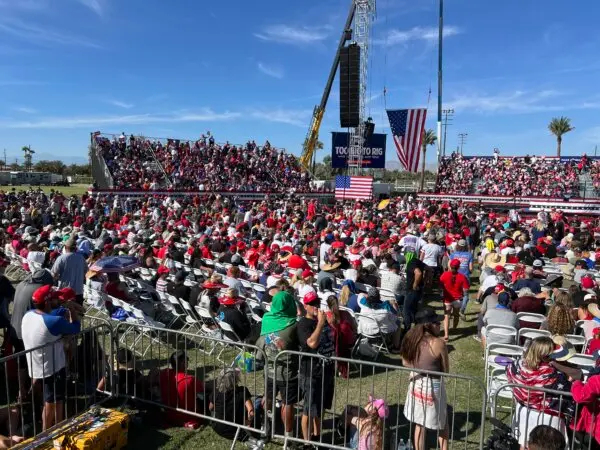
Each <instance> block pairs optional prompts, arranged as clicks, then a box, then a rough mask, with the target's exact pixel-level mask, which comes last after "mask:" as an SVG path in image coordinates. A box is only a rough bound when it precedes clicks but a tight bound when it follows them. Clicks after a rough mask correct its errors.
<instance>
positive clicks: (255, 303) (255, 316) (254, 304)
mask: <svg viewBox="0 0 600 450" xmlns="http://www.w3.org/2000/svg"><path fill="white" fill-rule="evenodd" d="M246 304H247V305H248V309H249V310H250V317H252V320H254V321H255V322H256V323H261V322H262V317H261V316H259V315H258V314H257V313H256V311H254V310H255V309H260V310H262V309H263V307H262V306H261V304H260V303H259V302H258V301H257V300H254V299H252V298H247V299H246ZM263 311H264V310H263Z"/></svg>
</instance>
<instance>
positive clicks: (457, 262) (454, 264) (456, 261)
mask: <svg viewBox="0 0 600 450" xmlns="http://www.w3.org/2000/svg"><path fill="white" fill-rule="evenodd" d="M450 267H454V268H456V269H458V268H459V267H460V259H456V258H455V259H453V260H452V261H450ZM496 270H497V269H496Z"/></svg>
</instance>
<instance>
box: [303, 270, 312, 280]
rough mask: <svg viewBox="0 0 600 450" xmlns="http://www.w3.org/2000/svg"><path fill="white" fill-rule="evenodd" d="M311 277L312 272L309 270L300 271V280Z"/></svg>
mask: <svg viewBox="0 0 600 450" xmlns="http://www.w3.org/2000/svg"><path fill="white" fill-rule="evenodd" d="M313 275H314V272H313V271H312V270H310V269H304V270H303V271H302V278H308V277H312V276H313Z"/></svg>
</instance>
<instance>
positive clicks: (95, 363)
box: [0, 324, 113, 438]
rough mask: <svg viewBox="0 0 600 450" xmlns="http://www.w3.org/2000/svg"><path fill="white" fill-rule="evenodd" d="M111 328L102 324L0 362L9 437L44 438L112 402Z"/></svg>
mask: <svg viewBox="0 0 600 450" xmlns="http://www.w3.org/2000/svg"><path fill="white" fill-rule="evenodd" d="M112 345H113V339H112V328H111V327H110V325H107V324H100V325H96V326H92V327H89V328H87V329H84V330H82V331H81V332H79V333H78V334H75V335H68V336H63V337H62V338H60V339H59V340H57V341H56V342H53V343H50V344H46V345H42V346H39V347H35V348H32V349H27V350H25V351H22V352H19V353H15V354H13V355H10V356H6V357H4V358H2V359H0V370H1V371H2V375H3V376H4V391H5V396H4V398H3V401H4V404H5V405H6V406H5V407H4V408H5V409H4V411H5V413H6V423H7V424H8V426H7V428H8V431H9V433H10V434H11V435H20V436H26V437H38V438H43V436H44V435H49V433H50V432H51V431H52V430H54V429H56V428H58V427H60V426H61V425H62V424H64V423H65V422H66V421H68V420H69V419H70V418H72V417H74V416H77V415H79V414H81V413H83V412H84V411H86V410H88V409H89V408H90V406H91V405H94V404H101V403H103V402H104V401H106V400H107V399H108V398H110V397H111V392H110V390H108V389H107V385H109V384H110V378H111V374H110V373H109V372H108V371H107V370H106V369H107V364H108V361H109V360H110V359H111V358H112Z"/></svg>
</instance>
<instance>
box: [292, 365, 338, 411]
mask: <svg viewBox="0 0 600 450" xmlns="http://www.w3.org/2000/svg"><path fill="white" fill-rule="evenodd" d="M333 366H334V365H333V364H331V369H332V370H327V369H325V370H323V371H322V372H321V373H322V374H323V376H322V377H305V376H303V375H302V374H301V375H300V387H301V388H302V392H303V394H304V395H303V400H304V405H303V408H302V414H303V415H305V416H311V417H317V418H318V417H321V413H322V412H323V410H325V409H330V408H331V405H332V404H333V390H334V384H335V373H334V370H333Z"/></svg>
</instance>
